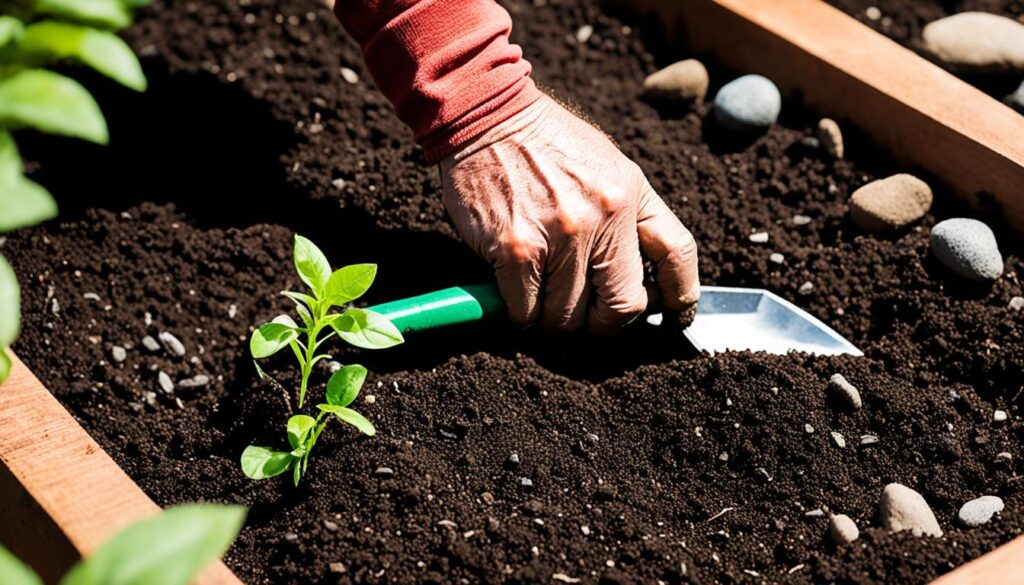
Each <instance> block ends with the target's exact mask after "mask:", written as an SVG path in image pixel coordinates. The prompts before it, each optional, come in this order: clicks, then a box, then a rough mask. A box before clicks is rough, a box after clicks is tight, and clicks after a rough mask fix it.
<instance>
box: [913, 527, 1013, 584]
mask: <svg viewBox="0 0 1024 585" xmlns="http://www.w3.org/2000/svg"><path fill="white" fill-rule="evenodd" d="M1020 583H1024V536H1018V537H1017V538H1015V539H1014V540H1011V541H1010V542H1008V543H1006V544H1004V545H1003V546H1001V547H999V548H997V549H995V550H994V551H992V552H990V553H988V554H986V555H982V556H980V557H978V558H976V559H974V560H973V561H971V562H969V563H967V564H965V565H962V566H960V567H958V568H956V569H954V570H953V571H951V572H949V573H947V574H945V575H943V576H942V577H939V578H938V579H936V580H934V581H932V583H931V585H1019V584H1020Z"/></svg>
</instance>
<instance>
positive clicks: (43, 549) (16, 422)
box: [0, 357, 241, 585]
mask: <svg viewBox="0 0 1024 585" xmlns="http://www.w3.org/2000/svg"><path fill="white" fill-rule="evenodd" d="M0 464H2V469H0V512H2V514H0V517H2V518H3V521H2V522H0V542H2V543H3V544H4V546H6V547H8V548H11V549H12V550H14V551H16V552H17V553H18V554H19V556H22V557H23V558H25V559H26V561H28V562H29V563H30V564H32V565H33V566H34V567H36V568H37V569H38V570H39V571H40V573H41V574H43V576H44V577H45V578H46V580H47V582H48V583H52V582H54V581H55V580H56V578H57V576H58V575H60V574H61V573H63V571H64V570H66V569H67V568H68V567H69V566H70V564H71V563H72V562H74V561H75V560H77V558H78V556H79V555H89V554H90V553H92V552H93V551H95V550H96V549H97V548H98V547H99V546H100V545H101V544H102V543H103V542H105V541H106V540H107V539H108V538H110V537H111V536H113V535H114V534H115V533H116V532H117V531H119V530H120V529H122V528H124V527H125V526H127V525H128V524H131V523H132V522H134V521H136V520H140V519H142V518H146V517H148V516H152V515H154V514H156V513H158V512H159V511H160V507H159V506H157V505H156V504H155V503H154V502H153V501H152V500H151V499H149V496H147V495H146V494H145V493H143V491H142V490H141V489H140V488H139V486H137V485H136V484H135V482H133V481H132V480H131V478H129V477H128V476H127V475H126V474H125V473H124V471H122V470H121V468H120V467H118V466H117V464H116V463H114V460H113V459H111V458H110V456H109V455H107V454H106V453H105V452H104V451H103V450H102V449H101V448H100V446H99V445H98V444H97V443H96V441H94V440H93V439H92V438H91V437H90V436H89V434H88V433H86V432H85V429H83V428H82V427H81V425H79V424H78V422H76V421H75V419H74V418H72V417H71V415H70V414H69V413H68V411H67V410H65V409H64V407H63V406H61V404H60V402H58V401H57V399H56V398H54V397H53V395H52V394H50V392H49V391H48V390H47V389H46V388H45V387H44V386H43V385H42V383H40V382H39V380H38V379H37V378H36V377H35V376H34V375H32V372H30V371H29V370H28V368H27V367H25V364H23V363H22V362H21V361H20V360H19V359H18V358H17V357H15V358H14V368H13V369H12V371H11V376H10V378H8V379H7V381H6V382H4V384H3V386H2V387H0ZM196 583H198V584H200V585H241V581H239V580H238V578H237V577H235V576H234V574H232V573H231V571H230V570H229V569H228V568H227V567H226V566H225V565H224V564H223V563H221V562H220V561H218V562H217V563H216V564H214V565H211V566H210V567H209V569H207V570H206V571H205V572H204V573H203V574H202V575H201V576H200V577H199V578H198V579H197V580H196Z"/></svg>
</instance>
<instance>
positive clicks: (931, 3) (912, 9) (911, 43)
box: [826, 0, 1024, 100]
mask: <svg viewBox="0 0 1024 585" xmlns="http://www.w3.org/2000/svg"><path fill="white" fill-rule="evenodd" d="M826 1H827V2H828V3H829V4H832V5H833V6H835V7H836V8H839V9H840V10H842V11H843V12H846V13H847V14H849V15H851V16H853V17H854V18H856V19H857V20H859V21H860V22H862V23H864V24H866V25H868V26H870V27H871V28H873V29H875V30H877V31H878V32H880V33H882V34H884V35H885V36H887V37H889V38H891V39H893V40H894V41H896V42H898V43H900V44H901V45H903V46H905V47H907V48H909V49H913V50H914V51H916V52H918V53H920V54H921V55H923V56H925V57H928V55H927V54H926V53H925V52H924V51H923V50H922V48H921V30H922V29H924V27H925V26H926V25H927V24H928V23H929V22H932V21H934V20H938V19H940V18H945V17H947V16H952V15H954V14H959V13H961V12H968V11H978V12H991V13H992V14H998V15H1000V16H1006V17H1009V18H1015V19H1018V20H1020V19H1024V2H1022V1H1021V0H826ZM872 6H873V7H875V8H878V10H879V12H880V13H881V15H880V16H879V18H877V19H872V18H870V17H869V16H868V13H867V10H868V8H870V7H872ZM962 77H963V78H964V80H966V81H968V82H969V83H971V84H973V85H975V86H977V87H978V88H979V89H981V90H982V91H984V92H985V93H988V94H989V95H991V96H992V97H994V98H996V99H998V100H1002V99H1004V98H1005V97H1006V96H1007V95H1008V94H1009V93H1012V92H1013V91H1014V90H1015V89H1017V87H1018V86H1019V85H1020V83H1021V78H1020V76H1017V75H966V76H962Z"/></svg>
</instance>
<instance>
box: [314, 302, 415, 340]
mask: <svg viewBox="0 0 1024 585" xmlns="http://www.w3.org/2000/svg"><path fill="white" fill-rule="evenodd" d="M331 327H333V328H334V330H335V331H337V332H338V336H339V337H341V338H342V339H344V340H345V341H347V342H349V343H351V344H352V345H354V346H356V347H361V348H363V349H385V348H388V347H392V346H395V345H398V344H399V343H402V342H404V341H405V338H404V337H402V332H401V331H399V330H398V328H397V327H395V324H394V323H392V322H391V321H389V320H388V319H387V317H385V316H383V315H381V314H379V313H374V312H373V311H368V310H366V309H349V310H347V311H345V312H344V313H342V314H341V315H339V316H338V318H336V319H334V320H333V321H331Z"/></svg>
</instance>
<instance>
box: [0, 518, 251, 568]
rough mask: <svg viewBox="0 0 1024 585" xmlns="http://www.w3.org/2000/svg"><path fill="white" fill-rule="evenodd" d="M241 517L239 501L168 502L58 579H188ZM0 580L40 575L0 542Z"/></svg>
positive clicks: (230, 537)
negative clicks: (169, 505)
mask: <svg viewBox="0 0 1024 585" xmlns="http://www.w3.org/2000/svg"><path fill="white" fill-rule="evenodd" d="M244 520H245V508H243V507H241V506H223V505H216V504H185V505H182V506H176V507H174V508H169V509H167V510H166V511H164V512H163V513H162V514H160V515H159V516H156V517H154V518H149V519H147V520H142V521H141V522H136V523H135V524H132V525H131V526H129V527H128V528H125V529H124V530H122V531H121V532H119V533H117V534H116V535H115V536H114V537H113V538H111V539H110V540H108V541H107V542H106V543H104V544H103V546H101V547H100V548H99V550H97V551H96V552H95V553H93V554H92V555H91V556H90V557H89V558H87V559H85V560H83V561H80V562H79V563H78V564H76V565H75V566H74V567H72V568H71V570H70V571H68V572H67V574H65V575H64V577H63V578H62V579H61V580H60V581H59V582H58V585H115V584H116V585H188V584H189V583H191V582H192V579H193V578H194V577H195V576H196V575H197V574H198V573H199V571H200V570H202V569H203V568H204V567H205V566H206V565H207V563H209V562H210V561H212V560H213V559H215V558H217V557H220V556H221V555H222V554H224V551H226V550H227V549H228V547H229V546H231V543H232V541H234V540H235V536H237V535H238V531H239V530H240V529H241V528H242V522H243V521H244ZM0 583H3V584H4V585H42V584H43V580H42V579H40V578H39V576H38V575H36V574H35V572H33V571H32V569H30V568H29V567H28V566H27V565H25V564H23V563H22V562H21V561H19V560H18V559H17V558H16V557H15V556H14V555H12V554H11V553H10V552H9V551H8V550H7V549H5V548H4V547H2V546H0Z"/></svg>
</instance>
